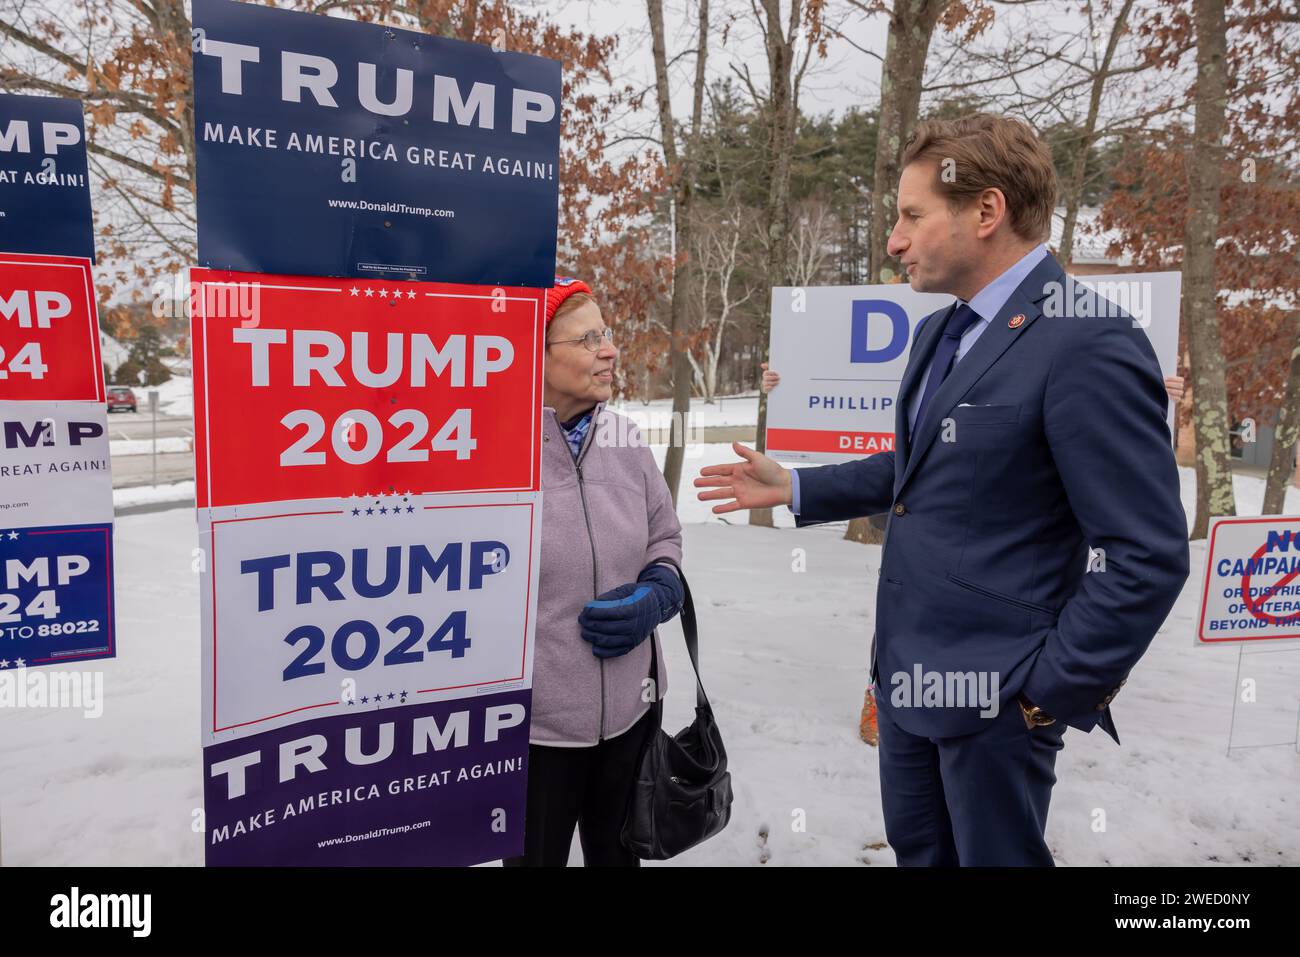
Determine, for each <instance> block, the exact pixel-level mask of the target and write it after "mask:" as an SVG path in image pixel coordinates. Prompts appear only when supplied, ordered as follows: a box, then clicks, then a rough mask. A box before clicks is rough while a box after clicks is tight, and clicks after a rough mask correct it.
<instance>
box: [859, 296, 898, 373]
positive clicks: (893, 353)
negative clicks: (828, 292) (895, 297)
mask: <svg viewBox="0 0 1300 957" xmlns="http://www.w3.org/2000/svg"><path fill="white" fill-rule="evenodd" d="M872 313H883V314H884V315H886V316H888V317H889V320H890V323H891V326H892V328H891V330H890V338H889V342H888V343H887V344H886V345H885V346H883V347H881V348H879V349H871V348H869V347H868V346H867V320H868V318H869V317H870V316H871V314H872ZM852 316H853V325H852V332H851V333H850V338H849V361H850V362H889V361H890V360H892V359H897V358H898V357H899V356H901V355H902V354H903V350H904V349H905V348H906V347H907V336H908V328H907V313H906V312H905V311H904V310H903V307H902V306H900V305H899V304H898V303H896V302H890V301H889V300H888V299H854V300H853V313H852Z"/></svg>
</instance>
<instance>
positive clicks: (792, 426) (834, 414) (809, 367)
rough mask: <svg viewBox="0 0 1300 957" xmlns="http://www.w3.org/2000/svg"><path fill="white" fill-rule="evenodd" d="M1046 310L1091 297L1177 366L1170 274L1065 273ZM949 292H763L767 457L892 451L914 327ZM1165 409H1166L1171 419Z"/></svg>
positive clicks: (1174, 277) (946, 301)
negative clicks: (767, 316)
mask: <svg viewBox="0 0 1300 957" xmlns="http://www.w3.org/2000/svg"><path fill="white" fill-rule="evenodd" d="M1071 278H1072V280H1073V281H1072V282H1071V283H1068V284H1062V285H1061V289H1060V290H1058V291H1056V293H1055V295H1056V296H1057V300H1056V301H1054V302H1053V303H1052V304H1051V305H1050V306H1045V307H1044V308H1045V310H1046V309H1047V308H1054V309H1058V310H1060V312H1059V313H1058V314H1063V315H1064V314H1068V315H1077V316H1079V317H1083V318H1086V314H1085V312H1083V311H1080V310H1079V309H1078V308H1076V301H1077V302H1081V303H1086V304H1090V303H1091V302H1092V301H1094V300H1092V299H1091V298H1090V297H1088V296H1084V298H1082V299H1080V298H1079V297H1080V296H1081V295H1083V294H1084V293H1096V294H1097V295H1098V296H1101V297H1103V298H1104V299H1105V300H1106V301H1107V302H1109V303H1112V304H1113V305H1114V306H1115V307H1117V308H1119V309H1122V310H1124V312H1126V313H1127V314H1129V315H1130V316H1131V317H1132V321H1133V322H1134V323H1135V324H1137V325H1140V326H1141V327H1142V328H1143V329H1144V330H1145V331H1146V333H1147V336H1148V337H1149V338H1150V340H1151V345H1152V348H1153V349H1154V350H1155V353H1156V358H1157V359H1158V360H1159V362H1160V369H1161V373H1162V374H1163V375H1165V376H1171V375H1175V374H1176V373H1177V369H1178V304H1179V292H1180V288H1181V274H1179V273H1173V272H1169V273H1125V274H1116V275H1104V276H1088V277H1071ZM952 302H953V297H952V296H950V295H941V294H937V293H921V292H916V291H915V290H913V289H912V288H911V286H909V285H907V284H904V283H897V284H881V285H873V286H809V287H806V288H801V287H793V288H790V287H779V288H774V289H773V290H772V322H771V338H770V343H769V365H770V368H771V369H773V370H774V371H776V372H778V373H780V375H781V383H780V385H779V386H777V387H776V388H775V389H773V390H772V392H771V393H770V394H769V395H768V399H767V403H768V405H767V446H766V447H767V454H768V455H770V456H772V458H774V459H777V460H779V461H786V462H847V461H850V460H852V459H857V458H862V457H864V456H867V455H873V454H875V453H876V452H884V451H889V450H891V449H893V447H894V414H895V411H896V410H895V407H894V403H895V402H896V401H897V397H898V389H899V386H900V385H901V384H902V380H903V373H904V371H905V370H906V368H907V360H908V355H909V352H910V349H911V345H912V341H913V339H914V337H915V333H916V328H917V326H918V325H920V323H921V320H922V319H924V318H925V317H926V316H927V315H929V314H931V313H933V312H936V311H938V310H940V309H946V308H947V307H948V306H949V305H951V304H952ZM1173 415H1174V410H1173V408H1172V405H1171V407H1170V410H1169V422H1170V426H1171V432H1172V425H1173Z"/></svg>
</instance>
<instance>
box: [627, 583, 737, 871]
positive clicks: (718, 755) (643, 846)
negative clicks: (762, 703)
mask: <svg viewBox="0 0 1300 957" xmlns="http://www.w3.org/2000/svg"><path fill="white" fill-rule="evenodd" d="M679 571H680V569H679ZM682 590H683V591H684V592H685V600H684V601H683V602H682V612H681V615H682V631H683V632H684V633H685V635H686V650H687V651H688V652H690V655H691V666H692V667H693V668H694V669H695V720H694V721H693V722H692V723H691V724H690V726H689V727H687V728H684V729H682V730H681V731H679V732H677V734H676V735H670V734H668V733H666V732H665V731H664V730H663V701H662V700H656V701H655V703H654V704H653V705H651V710H652V711H653V713H654V717H653V719H652V726H651V730H649V731H648V732H647V733H646V741H645V744H644V745H643V746H642V750H641V761H640V767H639V769H638V771H637V777H636V782H635V784H634V785H633V788H632V795H631V797H630V798H629V800H628V808H627V818H626V820H625V821H624V822H623V846H624V847H626V848H627V849H628V850H629V851H631V852H632V853H633V854H635V855H636V856H637V857H639V858H641V859H642V860H647V861H663V860H667V859H668V858H670V857H675V856H677V855H678V854H680V853H681V852H682V851H684V850H686V849H687V848H691V847H694V846H695V845H696V844H699V843H700V842H701V841H705V840H708V839H709V838H710V837H712V836H713V835H714V834H717V833H718V832H719V831H721V830H722V829H723V828H724V827H726V826H727V821H729V820H730V819H731V775H730V774H729V773H728V772H727V750H726V748H724V747H723V746H722V734H721V732H719V731H718V725H717V723H716V722H715V721H714V720H713V709H712V708H711V707H709V699H708V697H707V696H706V695H705V693H704V684H703V683H702V682H701V681H700V660H699V649H698V633H697V631H696V625H695V604H694V602H693V601H692V600H691V588H690V586H689V585H688V584H687V583H686V576H685V575H683V576H682ZM650 676H651V678H652V679H653V680H654V688H655V694H656V697H657V696H658V689H659V655H658V653H657V651H656V649H655V645H654V639H653V638H652V639H651V644H650Z"/></svg>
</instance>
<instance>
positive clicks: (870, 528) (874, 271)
mask: <svg viewBox="0 0 1300 957" xmlns="http://www.w3.org/2000/svg"><path fill="white" fill-rule="evenodd" d="M947 5H948V0H894V9H893V12H892V13H891V14H890V15H889V33H888V35H887V37H886V39H885V62H884V65H883V66H882V67H881V71H880V123H879V126H878V128H877V137H876V165H875V172H874V174H873V179H872V190H871V246H870V265H869V267H868V275H869V276H870V277H871V278H870V279H869V280H868V281H869V282H889V281H890V280H892V279H893V278H894V270H893V269H892V268H890V267H889V266H888V265H887V263H888V261H889V252H888V249H887V247H888V245H889V232H890V230H891V229H892V228H893V224H894V220H895V218H896V217H897V214H898V177H899V176H900V175H901V173H902V172H903V169H902V164H901V160H902V155H903V145H904V144H905V143H906V142H907V138H908V137H909V136H911V135H912V130H913V129H914V128H915V127H916V120H917V116H918V115H919V114H920V111H921V84H922V82H923V81H924V79H925V58H926V54H927V53H928V52H929V50H930V38H931V37H932V36H933V35H934V27H935V24H936V23H938V21H939V14H941V13H942V12H943V9H944V7H946V6H947ZM844 537H845V538H846V539H847V540H848V541H850V542H860V543H862V544H864V545H879V544H881V543H882V542H883V541H884V540H885V536H884V529H883V526H878V525H875V524H873V523H872V522H871V521H870V520H869V519H865V518H855V519H853V521H851V522H849V527H848V530H847V531H846V532H845V533H844Z"/></svg>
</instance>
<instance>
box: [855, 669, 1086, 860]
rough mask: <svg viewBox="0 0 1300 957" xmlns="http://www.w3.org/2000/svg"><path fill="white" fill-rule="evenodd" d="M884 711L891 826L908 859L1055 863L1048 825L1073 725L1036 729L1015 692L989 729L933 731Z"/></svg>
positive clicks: (883, 765) (901, 856) (883, 790)
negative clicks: (908, 727)
mask: <svg viewBox="0 0 1300 957" xmlns="http://www.w3.org/2000/svg"><path fill="white" fill-rule="evenodd" d="M887 693H888V692H887V691H885V690H884V689H881V688H879V687H878V686H877V688H876V690H875V691H874V692H873V694H876V695H882V694H887ZM877 712H878V714H879V718H878V721H879V730H880V740H879V748H880V796H881V803H882V805H883V808H884V816H885V836H886V837H887V838H888V840H889V844H890V846H891V847H892V848H893V849H894V854H895V855H896V856H897V859H898V865H899V866H900V867H955V866H964V867H970V866H975V867H980V866H984V867H988V866H1039V867H1051V866H1052V855H1051V852H1050V851H1049V850H1048V848H1047V842H1046V840H1044V837H1043V832H1044V830H1045V828H1046V827H1047V807H1048V803H1049V802H1050V800H1051V797H1052V785H1053V784H1055V783H1056V774H1055V771H1054V767H1055V764H1056V754H1057V752H1058V751H1060V750H1061V748H1062V746H1063V741H1062V738H1063V737H1064V735H1065V725H1063V724H1062V723H1061V722H1059V721H1058V722H1057V723H1055V724H1052V725H1048V726H1047V727H1040V728H1033V729H1030V728H1028V727H1026V725H1025V719H1024V716H1023V715H1022V714H1021V711H1020V706H1019V705H1018V704H1017V703H1016V702H1015V701H1014V700H1012V701H1009V702H1007V703H1006V704H1005V705H1004V706H1003V707H1002V708H1001V710H1000V711H999V712H998V714H997V716H996V717H991V718H989V722H988V727H986V728H983V729H981V730H980V731H977V732H975V733H973V734H966V735H961V736H959V737H951V738H928V737H921V736H918V735H914V734H910V733H909V732H907V731H904V730H903V729H902V728H901V727H899V726H898V725H897V724H896V723H895V722H894V720H893V719H892V718H891V717H890V714H889V710H888V708H887V707H886V708H880V707H878V708H877Z"/></svg>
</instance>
